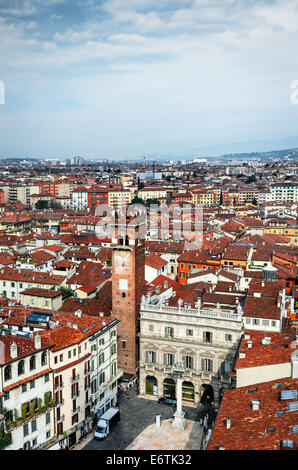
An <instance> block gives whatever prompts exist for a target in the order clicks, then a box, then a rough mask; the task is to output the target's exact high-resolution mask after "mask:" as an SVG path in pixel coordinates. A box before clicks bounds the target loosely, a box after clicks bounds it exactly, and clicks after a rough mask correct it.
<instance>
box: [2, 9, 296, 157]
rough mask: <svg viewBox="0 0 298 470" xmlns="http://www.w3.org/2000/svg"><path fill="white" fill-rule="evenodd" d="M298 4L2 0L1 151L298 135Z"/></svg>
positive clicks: (135, 150) (176, 149)
mask: <svg viewBox="0 0 298 470" xmlns="http://www.w3.org/2000/svg"><path fill="white" fill-rule="evenodd" d="M297 44H298V1H297V0H267V1H262V0H0V64H1V65H0V80H2V81H3V82H4V84H5V104H1V105H0V143H1V147H0V157H11V156H31V157H61V158H70V157H72V156H74V155H81V156H83V157H86V158H104V157H106V158H111V157H119V158H130V157H138V156H142V155H148V154H155V155H159V154H160V155H162V154H173V155H174V154H180V155H183V153H185V154H194V155H196V156H200V155H201V154H200V149H201V148H203V147H211V146H216V145H221V144H227V143H233V142H239V143H241V142H249V141H260V140H269V141H272V140H276V139H283V138H287V137H291V136H298V126H297V124H298V105H294V104H292V103H291V99H290V97H291V92H292V90H291V82H292V81H294V80H298V67H297V65H298V64H297V61H298V54H297Z"/></svg>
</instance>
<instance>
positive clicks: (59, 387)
mask: <svg viewBox="0 0 298 470" xmlns="http://www.w3.org/2000/svg"><path fill="white" fill-rule="evenodd" d="M63 387H64V382H60V383H57V384H56V383H55V384H54V388H55V391H58V390H62V388H63Z"/></svg>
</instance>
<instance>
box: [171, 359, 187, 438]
mask: <svg viewBox="0 0 298 470" xmlns="http://www.w3.org/2000/svg"><path fill="white" fill-rule="evenodd" d="M184 372H185V367H184V362H183V361H179V362H176V363H175V364H174V366H173V375H174V377H176V400H177V409H176V411H175V413H174V421H173V422H172V428H173V429H178V430H180V431H183V430H184V429H185V427H186V420H185V418H184V414H185V413H184V411H183V410H182V380H183V375H184Z"/></svg>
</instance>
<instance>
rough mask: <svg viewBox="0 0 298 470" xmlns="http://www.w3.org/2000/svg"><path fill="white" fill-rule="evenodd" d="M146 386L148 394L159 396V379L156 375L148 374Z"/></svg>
mask: <svg viewBox="0 0 298 470" xmlns="http://www.w3.org/2000/svg"><path fill="white" fill-rule="evenodd" d="M145 387H146V389H145V390H146V395H154V396H157V379H156V377H154V375H147V377H146V385H145Z"/></svg>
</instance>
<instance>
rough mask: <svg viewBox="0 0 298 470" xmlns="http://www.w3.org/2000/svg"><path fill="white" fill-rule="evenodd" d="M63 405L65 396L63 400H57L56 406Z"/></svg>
mask: <svg viewBox="0 0 298 470" xmlns="http://www.w3.org/2000/svg"><path fill="white" fill-rule="evenodd" d="M62 405H64V398H63V399H62V400H60V401H57V402H56V403H55V406H56V407H57V406H62Z"/></svg>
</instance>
